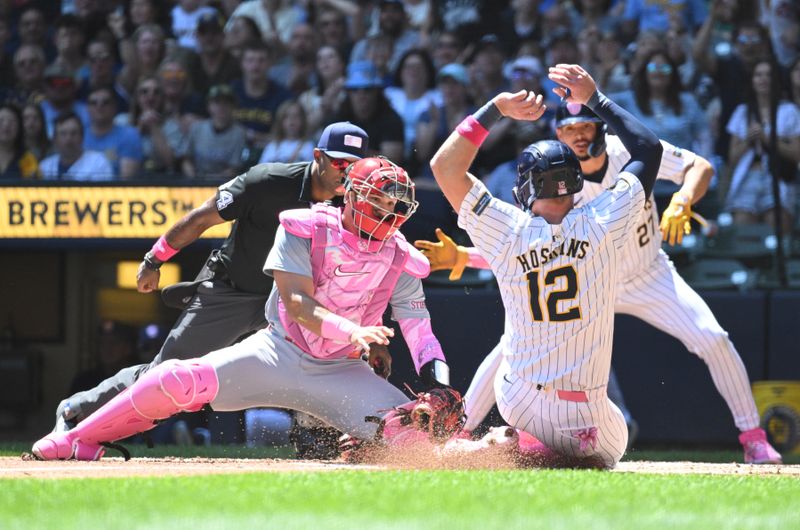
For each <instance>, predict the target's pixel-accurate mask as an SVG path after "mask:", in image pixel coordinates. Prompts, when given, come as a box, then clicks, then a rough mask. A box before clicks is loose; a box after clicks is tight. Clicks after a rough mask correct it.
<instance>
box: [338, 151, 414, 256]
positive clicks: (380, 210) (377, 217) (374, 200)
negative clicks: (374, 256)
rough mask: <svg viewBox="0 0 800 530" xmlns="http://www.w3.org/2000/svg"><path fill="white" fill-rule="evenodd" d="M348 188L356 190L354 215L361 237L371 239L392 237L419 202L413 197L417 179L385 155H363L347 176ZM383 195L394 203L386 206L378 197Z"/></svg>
mask: <svg viewBox="0 0 800 530" xmlns="http://www.w3.org/2000/svg"><path fill="white" fill-rule="evenodd" d="M345 190H347V192H350V191H352V192H353V193H354V194H355V199H354V200H353V204H352V209H353V219H354V221H355V225H356V227H357V228H358V230H359V231H360V232H361V235H362V237H363V238H366V239H368V240H369V241H372V240H378V241H385V240H386V239H388V238H389V237H391V236H392V235H393V234H394V233H395V232H396V231H397V229H398V228H400V226H401V225H402V224H403V223H404V222H406V221H407V220H408V218H409V217H411V216H412V215H413V214H414V212H415V211H416V210H417V207H418V206H419V203H418V202H417V201H416V200H415V198H414V197H415V192H414V183H413V182H412V181H411V179H410V178H409V176H408V174H407V173H406V172H405V170H404V169H403V168H401V167H400V166H398V165H396V164H394V163H393V162H391V161H390V160H388V159H386V158H382V157H377V158H364V159H362V160H359V161H357V162H356V163H354V164H353V165H351V166H350V167H349V168H348V170H347V173H346V176H345ZM347 195H348V196H349V193H348V194H347ZM381 198H391V199H395V203H394V207H393V208H392V209H391V210H389V209H387V208H386V205H384V204H381V202H380V200H378V199H381ZM348 200H349V199H348Z"/></svg>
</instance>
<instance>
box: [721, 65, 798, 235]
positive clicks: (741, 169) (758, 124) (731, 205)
mask: <svg viewBox="0 0 800 530" xmlns="http://www.w3.org/2000/svg"><path fill="white" fill-rule="evenodd" d="M747 85H748V86H747V89H748V90H747V96H746V99H745V103H743V104H740V105H738V106H737V107H736V109H735V110H734V111H733V114H732V115H731V119H730V121H729V122H728V132H729V133H730V134H731V142H730V152H729V154H728V163H729V164H730V165H731V166H732V167H733V168H734V169H733V175H732V176H731V185H730V189H729V190H728V196H727V199H726V201H725V209H726V210H727V211H729V212H731V213H733V216H734V222H736V223H758V222H761V223H770V224H772V223H773V220H774V212H773V210H774V208H775V206H776V204H775V201H774V197H773V193H772V179H773V178H775V179H778V181H779V189H780V201H781V207H782V210H783V216H782V223H783V226H784V229H785V230H788V229H789V227H791V221H792V213H793V211H794V205H795V186H796V183H795V182H794V179H795V176H796V168H797V164H798V163H800V109H799V108H798V107H797V105H795V104H794V103H792V102H790V101H787V100H785V99H783V98H782V97H781V95H782V85H781V78H780V72H779V66H778V64H777V63H776V62H775V61H773V60H770V59H763V60H759V61H757V62H756V63H755V65H754V68H753V75H752V76H751V81H750V83H747ZM773 127H774V128H775V130H776V133H777V155H778V156H777V157H776V160H774V161H773V162H772V163H770V160H769V159H770V158H771V157H772V156H773V152H772V151H771V150H770V134H771V131H772V130H773ZM771 170H775V172H776V173H777V174H775V173H772V171H771Z"/></svg>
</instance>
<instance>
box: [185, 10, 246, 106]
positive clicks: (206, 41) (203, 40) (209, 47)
mask: <svg viewBox="0 0 800 530" xmlns="http://www.w3.org/2000/svg"><path fill="white" fill-rule="evenodd" d="M224 27H225V21H224V20H223V19H222V16H221V15H219V14H218V13H217V12H216V11H213V10H212V11H211V12H206V13H205V14H204V15H203V16H201V17H200V19H199V20H198V21H197V49H198V52H197V54H196V55H195V54H190V57H189V61H188V69H189V75H190V77H191V79H192V87H193V88H194V89H195V90H196V91H197V92H199V93H200V94H206V93H208V90H209V89H210V88H211V87H212V86H214V85H222V84H227V83H230V82H231V81H233V80H234V79H238V78H239V77H241V76H242V70H241V68H239V62H238V60H237V59H236V58H235V57H234V56H233V55H231V54H230V53H229V52H228V50H226V49H225V45H224V41H225V34H224V32H223V28H224Z"/></svg>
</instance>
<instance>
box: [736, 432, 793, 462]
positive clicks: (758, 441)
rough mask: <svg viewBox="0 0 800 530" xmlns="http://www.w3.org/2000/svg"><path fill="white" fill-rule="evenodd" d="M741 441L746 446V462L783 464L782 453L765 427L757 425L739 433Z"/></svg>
mask: <svg viewBox="0 0 800 530" xmlns="http://www.w3.org/2000/svg"><path fill="white" fill-rule="evenodd" d="M739 443H741V444H742V446H743V447H744V463H745V464H782V463H783V459H782V458H781V455H780V453H778V451H776V450H775V448H774V447H772V445H770V443H769V441H767V433H765V432H764V429H761V428H759V427H756V428H755V429H750V430H749V431H745V432H743V433H742V434H740V435H739Z"/></svg>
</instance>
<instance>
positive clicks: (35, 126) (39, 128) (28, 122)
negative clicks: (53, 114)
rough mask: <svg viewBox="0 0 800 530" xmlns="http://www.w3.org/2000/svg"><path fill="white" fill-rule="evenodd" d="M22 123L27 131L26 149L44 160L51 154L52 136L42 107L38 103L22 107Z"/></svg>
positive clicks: (38, 158)
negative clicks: (49, 135)
mask: <svg viewBox="0 0 800 530" xmlns="http://www.w3.org/2000/svg"><path fill="white" fill-rule="evenodd" d="M22 125H23V127H22V128H23V130H24V131H25V133H24V134H25V149H27V150H28V151H30V153H31V154H32V155H33V156H34V157H35V158H36V160H43V159H44V158H45V157H46V156H47V155H49V154H50V138H49V137H48V136H47V126H46V125H45V119H44V111H42V107H41V106H40V105H37V104H36V103H27V104H26V105H25V106H24V107H23V108H22Z"/></svg>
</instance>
